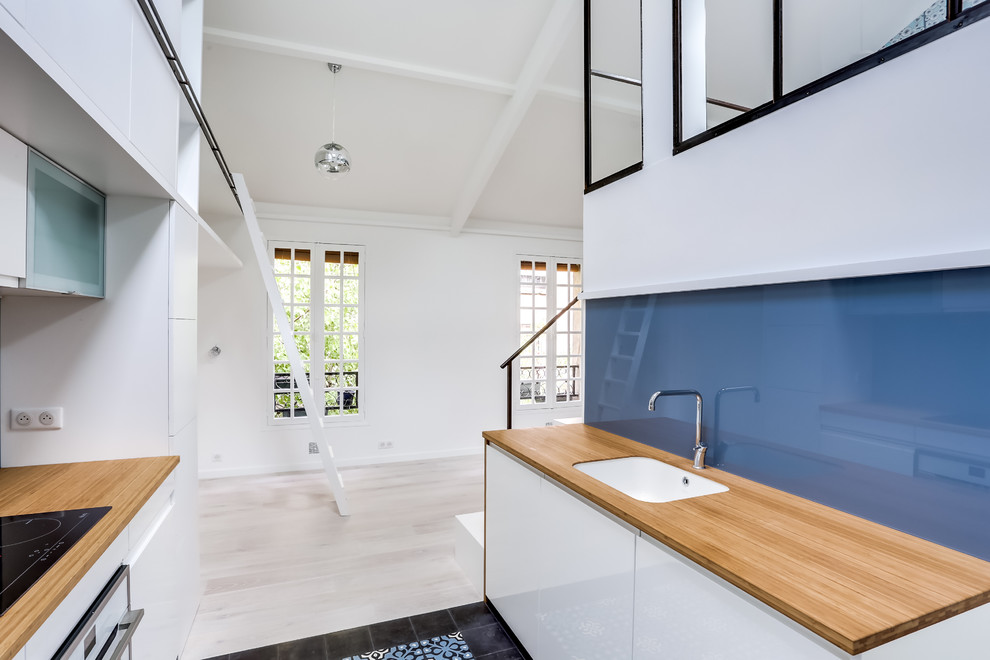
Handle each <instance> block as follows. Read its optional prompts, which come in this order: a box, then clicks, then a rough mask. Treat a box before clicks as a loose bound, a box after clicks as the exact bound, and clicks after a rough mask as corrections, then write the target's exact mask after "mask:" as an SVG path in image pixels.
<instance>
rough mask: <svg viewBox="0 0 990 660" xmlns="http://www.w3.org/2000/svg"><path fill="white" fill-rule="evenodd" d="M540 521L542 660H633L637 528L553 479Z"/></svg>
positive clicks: (544, 488) (546, 486)
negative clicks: (634, 528)
mask: <svg viewBox="0 0 990 660" xmlns="http://www.w3.org/2000/svg"><path fill="white" fill-rule="evenodd" d="M540 520H541V525H540V529H541V532H542V534H541V537H540V543H539V551H540V575H541V580H540V614H539V622H540V636H539V647H538V653H539V656H538V657H539V660H572V659H577V658H630V657H632V639H633V616H632V615H633V572H634V562H635V552H636V534H635V533H634V531H633V529H632V528H631V527H629V526H627V525H625V524H624V523H620V522H619V521H617V520H615V519H613V518H612V517H611V516H609V515H608V514H606V513H604V512H602V511H600V510H598V509H597V508H595V507H593V506H592V505H591V504H589V503H588V502H586V501H584V500H581V499H578V497H577V496H575V495H574V494H572V493H571V492H569V491H566V490H564V489H563V488H562V487H561V486H558V485H557V484H556V483H554V482H552V481H550V480H544V481H543V483H542V485H541V490H540Z"/></svg>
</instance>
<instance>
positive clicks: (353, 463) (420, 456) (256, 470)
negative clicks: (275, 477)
mask: <svg viewBox="0 0 990 660" xmlns="http://www.w3.org/2000/svg"><path fill="white" fill-rule="evenodd" d="M483 451H484V446H483V445H482V444H480V443H479V445H478V446H477V447H464V448H460V449H444V450H439V451H425V452H414V453H408V454H389V455H387V456H382V455H375V456H360V457H356V458H339V459H337V467H338V468H345V467H360V466H365V465H383V464H386V463H411V462H414V461H429V460H434V459H439V458H456V457H458V456H474V455H477V454H481V453H482V452H483ZM314 458H315V457H314ZM322 469H323V465H322V463H320V461H319V460H318V459H316V460H313V461H307V462H306V463H283V464H280V465H249V466H238V467H229V468H213V469H202V468H201V469H200V471H199V478H200V479H223V478H224V477H250V476H255V475H260V474H277V473H280V472H312V471H314V470H322Z"/></svg>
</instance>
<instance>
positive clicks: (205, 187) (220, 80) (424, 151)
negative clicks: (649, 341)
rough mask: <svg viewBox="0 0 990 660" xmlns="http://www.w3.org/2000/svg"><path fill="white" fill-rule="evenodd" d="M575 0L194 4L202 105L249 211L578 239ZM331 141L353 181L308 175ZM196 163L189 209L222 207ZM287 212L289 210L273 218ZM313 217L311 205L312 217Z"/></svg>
mask: <svg viewBox="0 0 990 660" xmlns="http://www.w3.org/2000/svg"><path fill="white" fill-rule="evenodd" d="M581 5H582V3H581V2H580V0H500V1H499V2H482V1H481V0H420V1H419V2H415V3H410V2H408V1H407V0H376V1H375V2H355V1H353V0H281V1H280V2H277V3H276V2H271V1H270V0H207V1H206V5H205V6H206V9H205V28H204V31H205V35H204V40H205V45H204V53H203V90H202V95H201V96H202V99H201V100H202V104H203V107H204V109H205V112H206V116H207V118H208V120H209V122H210V124H211V126H212V128H213V131H214V133H215V134H216V137H217V140H218V142H219V144H220V147H221V149H222V151H223V153H224V155H225V157H226V160H227V163H228V165H229V166H230V169H231V170H232V171H234V172H240V173H243V174H244V176H245V179H246V181H247V184H248V186H249V188H250V190H251V195H252V197H253V198H254V200H255V201H256V202H257V203H259V205H263V204H266V205H273V206H272V207H271V208H276V207H277V208H280V209H285V208H291V207H304V208H306V209H307V210H308V213H309V214H310V215H325V216H328V217H339V218H342V219H346V218H348V217H351V218H355V217H361V218H365V219H367V218H375V217H386V215H388V216H395V215H399V216H403V217H407V218H410V219H412V220H413V221H415V220H416V219H419V220H421V221H422V222H424V223H426V224H430V225H432V226H446V227H448V228H449V229H450V230H451V233H454V234H457V233H459V231H461V229H462V228H463V229H468V230H470V229H472V228H483V227H493V226H500V227H502V228H503V229H504V228H512V227H514V225H523V226H524V227H517V229H520V230H522V231H526V232H529V231H540V230H541V229H542V230H545V231H554V230H555V231H565V232H566V231H569V232H574V231H576V230H579V229H580V227H581V214H582V191H583V177H584V174H583V172H584V166H583V163H584V155H583V154H584V149H583V141H584V136H583V130H584V128H583V105H582V95H583V87H582V85H583V83H582V68H583V60H582V24H581ZM327 62H335V63H339V64H341V65H342V66H343V69H342V70H341V71H340V73H339V74H337V81H336V108H337V110H336V135H335V138H336V141H337V142H339V143H341V144H343V145H344V146H345V147H346V148H347V149H348V150H349V151H350V153H351V156H352V161H353V169H352V171H351V173H350V174H348V175H347V176H346V177H344V178H343V179H340V180H338V181H327V180H325V179H323V178H321V177H320V176H319V175H318V174H317V172H316V170H315V168H314V166H313V154H314V152H315V151H316V149H317V148H318V147H319V146H320V145H322V144H324V143H325V142H329V141H330V133H331V111H330V103H331V87H332V84H333V78H332V75H331V74H330V72H329V70H328V68H327ZM218 172H219V170H218V168H217V166H216V164H215V163H214V162H213V160H212V156H211V155H210V154H209V152H208V151H207V152H206V153H204V156H203V175H202V182H201V197H200V211H201V213H202V214H203V215H205V216H208V215H209V214H211V213H231V212H234V211H236V207H235V206H234V205H233V198H232V196H231V194H230V192H229V191H228V190H227V189H226V187H225V185H224V183H223V180H222V178H221V177H220V176H219V173H218ZM286 205H289V206H286ZM314 207H315V208H314Z"/></svg>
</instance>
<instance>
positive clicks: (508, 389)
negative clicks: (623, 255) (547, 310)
mask: <svg viewBox="0 0 990 660" xmlns="http://www.w3.org/2000/svg"><path fill="white" fill-rule="evenodd" d="M579 298H580V294H579V295H577V296H574V300H572V301H571V302H569V303H567V306H566V307H564V308H563V309H562V310H560V311H559V312H557V315H556V316H554V317H553V318H552V319H550V320H549V321H547V323H546V325H544V326H543V327H542V328H540V329H539V330H537V331H536V332H535V333H533V336H532V337H530V338H529V339H527V340H526V343H524V344H523V345H522V346H520V347H519V348H518V349H517V350H516V352H515V353H513V354H512V355H510V356H509V357H508V358H506V360H505V362H503V363H502V364H500V365H499V367H498V368H499V369H505V368H506V367H508V366H509V365H510V364H512V361H513V360H515V359H516V358H517V357H519V356H520V355H522V352H523V351H525V350H526V349H527V348H529V347H530V345H531V344H532V343H533V342H534V341H536V340H537V339H539V338H540V337H541V336H543V333H545V332H546V331H547V330H549V329H550V328H552V327H553V324H554V323H556V322H557V320H558V319H559V318H560V317H561V316H563V315H564V314H566V313H567V312H568V311H569V310H570V309H571V307H574V305H576V304H577V302H578V299H579ZM505 393H506V402H505V428H507V429H511V428H512V370H511V369H507V370H506V372H505Z"/></svg>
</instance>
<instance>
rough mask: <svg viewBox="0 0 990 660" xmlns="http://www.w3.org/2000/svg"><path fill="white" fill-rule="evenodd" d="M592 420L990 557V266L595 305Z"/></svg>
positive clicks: (590, 344) (591, 319) (588, 417)
mask: <svg viewBox="0 0 990 660" xmlns="http://www.w3.org/2000/svg"><path fill="white" fill-rule="evenodd" d="M586 305H587V307H586V309H587V320H586V332H587V348H588V352H587V373H586V379H585V383H586V399H585V422H586V423H588V424H590V425H592V426H595V427H598V428H601V429H605V430H608V431H611V432H614V433H617V434H619V435H623V436H625V437H628V438H631V439H633V440H637V441H639V442H643V443H645V444H648V445H652V446H655V447H659V448H661V449H665V450H667V451H671V452H673V453H676V454H678V455H681V456H684V457H686V458H689V457H690V456H691V449H692V447H693V442H694V419H695V401H694V398H693V397H685V396H682V397H662V398H660V399H659V400H658V401H657V405H656V411H655V412H652V413H651V412H649V411H648V410H647V403H648V401H649V398H650V395H651V394H652V393H653V392H655V391H657V390H663V389H695V390H698V391H699V392H701V393H702V395H703V397H704V436H705V439H706V441H707V442H708V444H709V446H710V449H709V453H708V456H709V460H708V464H709V465H713V466H716V467H719V468H722V469H724V470H727V471H729V472H733V473H736V474H739V475H741V476H744V477H747V478H749V479H753V480H755V481H759V482H762V483H764V484H767V485H769V486H773V487H775V488H779V489H781V490H785V491H788V492H791V493H794V494H796V495H800V496H802V497H805V498H808V499H812V500H815V501H818V502H821V503H823V504H826V505H828V506H832V507H835V508H838V509H842V510H844V511H847V512H849V513H852V514H855V515H857V516H861V517H864V518H868V519H870V520H873V521H875V522H878V523H881V524H883V525H887V526H890V527H894V528H897V529H900V530H902V531H905V532H908V533H910V534H913V535H915V536H920V537H922V538H926V539H929V540H931V541H934V542H936V543H939V544H941V545H945V546H949V547H952V548H955V549H957V550H961V551H962V552H966V553H968V554H972V555H975V556H978V557H981V558H983V559H987V560H990V268H977V269H965V270H953V271H942V272H936V273H913V274H907V275H889V276H881V277H866V278H854V279H845V280H831V281H821V282H807V283H795V284H775V285H767V286H754V287H742V288H735V289H719V290H711V291H695V292H686V293H668V294H660V295H652V296H635V297H628V298H611V299H602V300H589V301H587V302H586Z"/></svg>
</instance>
